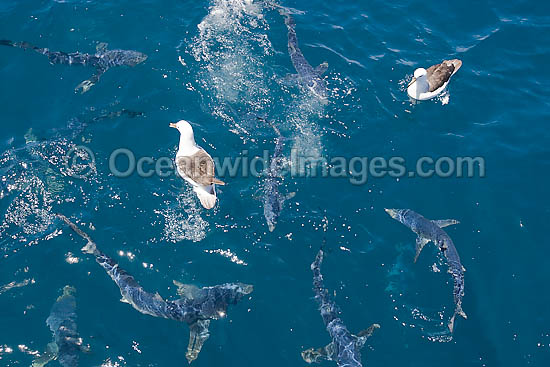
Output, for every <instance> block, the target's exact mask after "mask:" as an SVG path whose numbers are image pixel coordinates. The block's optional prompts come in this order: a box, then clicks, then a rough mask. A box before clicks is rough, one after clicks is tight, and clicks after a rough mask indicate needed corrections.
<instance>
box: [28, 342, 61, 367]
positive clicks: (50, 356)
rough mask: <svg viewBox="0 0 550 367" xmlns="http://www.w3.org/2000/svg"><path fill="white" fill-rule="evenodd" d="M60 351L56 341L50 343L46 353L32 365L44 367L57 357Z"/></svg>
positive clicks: (33, 366)
mask: <svg viewBox="0 0 550 367" xmlns="http://www.w3.org/2000/svg"><path fill="white" fill-rule="evenodd" d="M58 353H59V347H58V346H57V344H55V343H54V342H51V343H49V344H48V345H47V346H46V350H45V351H44V353H43V354H42V355H41V356H40V357H38V358H36V359H34V360H33V361H32V365H31V366H32V367H43V366H45V365H47V364H48V363H50V362H51V361H53V360H54V359H56V358H57V354H58Z"/></svg>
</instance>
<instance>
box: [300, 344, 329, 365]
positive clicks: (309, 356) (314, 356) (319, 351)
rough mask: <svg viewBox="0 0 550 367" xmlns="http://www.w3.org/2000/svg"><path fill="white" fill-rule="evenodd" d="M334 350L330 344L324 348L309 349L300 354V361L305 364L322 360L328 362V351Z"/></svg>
mask: <svg viewBox="0 0 550 367" xmlns="http://www.w3.org/2000/svg"><path fill="white" fill-rule="evenodd" d="M329 350H334V344H333V343H330V344H329V345H327V346H326V347H324V348H309V349H307V350H304V351H303V352H302V359H303V360H304V361H305V362H306V363H309V364H311V363H319V362H321V361H323V360H330V358H329V354H328V351H329Z"/></svg>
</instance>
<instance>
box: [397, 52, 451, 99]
mask: <svg viewBox="0 0 550 367" xmlns="http://www.w3.org/2000/svg"><path fill="white" fill-rule="evenodd" d="M461 66H462V61H460V60H458V59H454V60H443V62H442V63H441V64H437V65H433V66H430V67H429V68H428V70H426V69H424V68H418V69H416V70H415V71H414V78H413V79H412V80H411V82H410V83H409V85H408V87H407V93H408V94H409V97H411V98H414V99H418V100H420V101H425V100H427V99H432V98H433V97H435V96H437V95H438V94H440V93H441V92H443V91H444V90H445V88H447V84H449V80H450V79H451V76H453V75H454V73H456V72H457V71H458V69H460V67H461Z"/></svg>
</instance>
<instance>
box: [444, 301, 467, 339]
mask: <svg viewBox="0 0 550 367" xmlns="http://www.w3.org/2000/svg"><path fill="white" fill-rule="evenodd" d="M456 315H460V316H462V317H463V318H465V319H467V318H468V315H466V312H464V310H462V306H460V305H458V306H456V310H455V313H454V314H453V317H451V320H450V321H449V324H448V328H449V331H450V332H451V333H452V332H453V329H454V325H455V319H456Z"/></svg>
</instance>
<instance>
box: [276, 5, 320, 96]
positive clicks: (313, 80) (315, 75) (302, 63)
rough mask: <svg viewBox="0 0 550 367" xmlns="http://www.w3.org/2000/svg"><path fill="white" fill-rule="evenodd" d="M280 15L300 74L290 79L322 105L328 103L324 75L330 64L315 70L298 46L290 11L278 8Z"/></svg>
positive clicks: (293, 62) (293, 60) (291, 55)
mask: <svg viewBox="0 0 550 367" xmlns="http://www.w3.org/2000/svg"><path fill="white" fill-rule="evenodd" d="M277 7H278V8H279V14H281V15H282V16H283V17H284V19H285V25H286V27H287V29H288V53H289V55H290V60H291V61H292V65H293V66H294V68H295V69H296V72H297V73H298V74H295V75H290V76H289V79H291V80H295V81H297V82H298V83H299V84H300V85H302V86H303V87H305V88H307V89H308V90H309V91H310V92H311V93H312V94H313V95H315V96H316V97H318V98H319V99H320V100H321V102H322V103H327V101H328V88H327V83H326V81H325V79H323V74H324V73H325V72H326V71H327V69H328V63H327V62H323V63H322V64H321V65H319V66H317V67H316V68H314V67H313V66H311V64H310V63H309V62H308V61H307V60H306V58H305V56H304V53H303V52H302V50H301V49H300V46H299V45H298V36H297V35H296V21H295V20H294V17H293V16H292V14H291V12H290V10H289V9H287V8H284V7H281V6H277Z"/></svg>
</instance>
